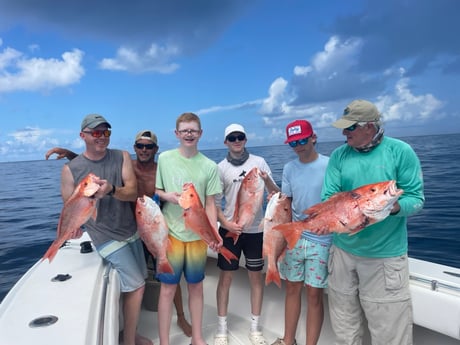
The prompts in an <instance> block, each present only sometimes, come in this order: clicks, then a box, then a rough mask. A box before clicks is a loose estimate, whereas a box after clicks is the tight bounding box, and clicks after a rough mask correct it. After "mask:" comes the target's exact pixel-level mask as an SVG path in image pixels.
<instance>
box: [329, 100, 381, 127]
mask: <svg viewBox="0 0 460 345" xmlns="http://www.w3.org/2000/svg"><path fill="white" fill-rule="evenodd" d="M379 120H380V113H379V111H378V110H377V107H376V106H375V105H374V104H372V103H371V102H369V101H365V100H362V99H357V100H354V101H353V102H351V103H350V104H348V105H347V107H346V108H345V110H344V111H343V116H342V117H341V118H340V119H338V120H337V121H335V122H334V123H333V124H332V125H333V126H334V127H337V128H342V129H343V128H348V127H350V126H353V125H354V124H355V123H358V122H377V121H379Z"/></svg>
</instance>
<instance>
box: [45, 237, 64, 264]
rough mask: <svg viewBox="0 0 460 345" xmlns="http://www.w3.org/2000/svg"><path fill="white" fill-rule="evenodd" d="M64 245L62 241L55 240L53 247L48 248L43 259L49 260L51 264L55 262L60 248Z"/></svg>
mask: <svg viewBox="0 0 460 345" xmlns="http://www.w3.org/2000/svg"><path fill="white" fill-rule="evenodd" d="M62 243H64V241H61V240H59V241H58V240H55V241H54V242H53V243H51V246H50V247H49V248H48V250H47V251H46V253H45V255H43V257H42V259H43V260H45V259H48V260H49V262H50V263H51V261H53V259H54V257H55V256H56V254H57V252H58V250H59V248H61V246H62Z"/></svg>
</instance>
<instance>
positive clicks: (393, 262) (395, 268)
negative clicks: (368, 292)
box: [383, 256, 409, 290]
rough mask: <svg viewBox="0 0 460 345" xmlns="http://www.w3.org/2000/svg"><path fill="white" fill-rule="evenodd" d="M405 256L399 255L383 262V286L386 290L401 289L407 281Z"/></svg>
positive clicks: (407, 271)
mask: <svg viewBox="0 0 460 345" xmlns="http://www.w3.org/2000/svg"><path fill="white" fill-rule="evenodd" d="M407 265H408V263H407V259H406V256H400V257H397V258H394V259H390V261H385V262H384V263H383V269H384V275H385V288H386V289H387V290H401V289H402V288H404V287H406V286H407V283H408V279H409V277H408V273H409V270H408V267H407Z"/></svg>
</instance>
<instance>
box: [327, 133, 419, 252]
mask: <svg viewBox="0 0 460 345" xmlns="http://www.w3.org/2000/svg"><path fill="white" fill-rule="evenodd" d="M387 180H396V185H397V187H398V188H400V189H403V190H404V193H403V194H402V195H401V196H400V198H399V200H398V202H399V205H400V207H401V210H400V211H399V212H398V213H397V214H395V215H390V216H388V217H387V218H386V219H384V220H383V221H381V222H379V223H376V224H373V225H370V226H368V227H367V228H365V229H364V230H362V231H360V232H358V233H356V234H354V235H349V234H338V233H334V238H333V244H334V245H336V246H337V247H339V248H341V249H343V250H344V251H347V252H349V253H351V254H353V255H357V256H362V257H373V258H385V257H393V256H398V255H403V254H405V253H407V247H408V241H407V217H408V216H410V215H413V214H415V213H417V212H418V211H420V210H421V209H422V208H423V205H424V202H425V197H424V193H423V175H422V169H421V164H420V161H419V159H418V157H417V155H416V153H415V152H414V150H413V149H412V147H411V146H410V145H409V144H407V143H405V142H403V141H401V140H398V139H394V138H389V137H384V138H383V140H382V142H381V143H380V144H379V145H378V146H377V147H375V148H374V149H373V150H371V151H370V152H357V151H356V150H354V149H353V148H352V147H350V146H349V145H347V144H345V145H342V146H340V147H338V148H337V149H335V150H334V152H332V154H331V156H330V159H329V164H328V167H327V170H326V176H325V178H324V183H323V188H322V193H321V199H322V200H323V201H324V200H327V199H328V198H329V197H331V196H332V195H333V194H335V193H337V192H342V191H350V190H353V189H355V188H357V187H360V186H362V185H365V184H369V183H375V182H381V181H387Z"/></svg>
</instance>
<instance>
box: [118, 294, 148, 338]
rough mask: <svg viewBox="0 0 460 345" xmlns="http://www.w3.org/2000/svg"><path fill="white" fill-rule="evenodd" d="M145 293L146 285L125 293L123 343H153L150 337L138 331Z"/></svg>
mask: <svg viewBox="0 0 460 345" xmlns="http://www.w3.org/2000/svg"><path fill="white" fill-rule="evenodd" d="M143 295H144V286H142V287H140V288H139V289H137V290H134V291H131V292H125V293H124V294H123V320H124V327H123V345H153V343H152V342H151V341H150V340H149V339H147V338H145V337H142V336H140V335H139V334H137V333H136V328H137V321H138V320H139V313H140V311H141V303H142V297H143Z"/></svg>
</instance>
